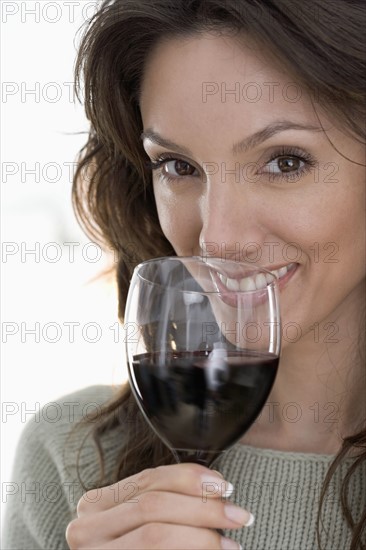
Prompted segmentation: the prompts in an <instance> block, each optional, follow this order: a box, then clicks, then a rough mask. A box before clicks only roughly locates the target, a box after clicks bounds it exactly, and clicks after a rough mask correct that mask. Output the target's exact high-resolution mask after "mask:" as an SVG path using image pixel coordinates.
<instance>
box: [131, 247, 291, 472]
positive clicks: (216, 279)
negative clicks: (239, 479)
mask: <svg viewBox="0 0 366 550" xmlns="http://www.w3.org/2000/svg"><path fill="white" fill-rule="evenodd" d="M125 323H126V324H128V331H127V333H128V334H129V336H128V338H127V342H126V352H127V361H128V371H129V380H130V384H131V388H132V391H133V394H134V396H135V398H136V400H137V403H138V405H139V407H140V409H141V411H142V413H143V415H144V416H145V418H146V420H147V422H148V423H149V424H150V426H151V427H152V428H153V430H154V431H155V433H156V434H157V435H158V436H159V437H160V438H161V440H162V441H163V442H164V443H165V444H166V445H167V446H168V447H169V448H170V449H171V451H172V453H173V455H174V457H175V459H176V461H177V462H197V463H200V464H204V465H206V466H210V465H211V463H212V462H213V460H214V459H215V458H216V457H218V456H219V455H220V454H221V453H223V452H224V451H225V450H226V449H228V448H229V447H230V446H231V445H232V444H233V443H235V442H236V441H238V440H239V439H240V438H241V437H242V436H243V435H244V433H245V432H246V431H247V430H248V428H249V427H250V426H251V425H252V423H253V422H254V421H255V419H256V418H257V416H258V415H259V413H260V411H261V409H262V407H263V406H264V404H265V402H266V400H267V398H268V395H269V393H270V390H271V388H272V386H273V383H274V380H275V377H276V373H277V368H278V362H279V353H280V335H281V327H280V312H279V303H278V288H277V279H276V277H275V275H274V274H273V273H271V272H270V271H268V270H266V269H263V268H261V267H258V266H255V265H253V264H250V263H242V262H235V261H231V260H226V259H223V258H206V259H205V258H203V257H165V258H157V259H153V260H149V261H146V262H144V263H141V264H140V265H138V266H137V267H136V268H135V271H134V274H133V277H132V280H131V285H130V289H129V293H128V298H127V304H126V314H125ZM132 327H133V328H132Z"/></svg>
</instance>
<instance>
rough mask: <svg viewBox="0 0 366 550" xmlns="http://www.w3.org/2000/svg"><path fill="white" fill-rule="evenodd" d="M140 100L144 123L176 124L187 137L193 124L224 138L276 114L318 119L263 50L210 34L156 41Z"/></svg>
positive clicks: (167, 129) (167, 127) (171, 129)
mask: <svg viewBox="0 0 366 550" xmlns="http://www.w3.org/2000/svg"><path fill="white" fill-rule="evenodd" d="M140 106H141V113H142V118H143V121H144V126H149V127H154V128H156V127H157V126H159V130H160V131H162V132H164V133H165V135H172V134H173V133H176V132H177V131H178V130H179V135H180V136H182V137H183V138H184V137H186V138H187V139H191V138H192V130H194V129H195V130H196V131H197V132H199V134H200V135H201V136H202V135H204V133H205V132H208V133H212V130H213V127H212V125H213V124H214V125H215V128H216V129H219V130H220V134H221V137H222V138H225V137H226V136H227V137H229V135H230V134H231V135H232V134H233V133H235V131H236V129H238V131H239V129H240V132H241V133H242V132H243V127H244V128H245V127H250V129H251V130H253V131H255V130H256V129H257V128H260V127H262V126H263V125H265V124H268V123H270V122H272V121H273V120H274V119H277V118H291V119H292V120H294V121H295V122H296V121H297V122H303V121H306V122H309V121H311V122H313V123H316V122H317V121H316V117H315V114H314V111H313V108H312V104H311V101H310V98H309V96H308V95H307V93H306V92H305V90H304V89H303V88H302V87H301V86H300V84H298V83H297V82H296V81H295V79H294V77H293V76H291V75H290V74H287V73H286V72H285V71H282V70H280V69H279V68H278V66H276V67H275V66H274V64H273V62H272V61H271V59H270V57H269V56H267V57H266V54H265V52H264V51H263V50H261V49H259V47H258V46H255V45H254V44H253V43H251V42H249V41H246V42H245V43H243V42H240V43H239V42H238V40H234V39H233V38H230V37H225V36H214V35H210V34H205V35H200V36H195V37H189V38H174V39H170V40H167V41H163V42H161V43H159V44H158V45H157V46H156V47H155V49H154V50H153V52H152V53H151V55H150V57H149V59H148V61H147V64H146V68H145V73H144V78H143V81H142V88H141V96H140ZM172 124H173V126H172ZM156 129H157V128H156ZM187 132H188V133H187ZM184 134H186V135H184ZM208 137H209V136H208V135H207V138H208Z"/></svg>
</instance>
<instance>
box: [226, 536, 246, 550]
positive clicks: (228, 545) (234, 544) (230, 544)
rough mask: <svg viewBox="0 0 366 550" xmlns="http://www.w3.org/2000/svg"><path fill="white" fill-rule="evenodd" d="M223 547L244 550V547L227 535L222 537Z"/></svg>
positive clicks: (229, 549)
mask: <svg viewBox="0 0 366 550" xmlns="http://www.w3.org/2000/svg"><path fill="white" fill-rule="evenodd" d="M221 548H222V550H243V547H242V545H241V544H239V543H238V542H235V540H232V539H227V538H226V537H221Z"/></svg>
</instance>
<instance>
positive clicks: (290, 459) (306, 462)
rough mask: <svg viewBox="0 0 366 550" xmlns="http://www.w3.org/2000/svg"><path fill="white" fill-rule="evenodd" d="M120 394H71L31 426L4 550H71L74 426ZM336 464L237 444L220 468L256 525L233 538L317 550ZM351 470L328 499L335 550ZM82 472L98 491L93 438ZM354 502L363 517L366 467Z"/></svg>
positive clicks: (276, 549) (250, 546)
mask: <svg viewBox="0 0 366 550" xmlns="http://www.w3.org/2000/svg"><path fill="white" fill-rule="evenodd" d="M114 391H115V390H113V389H112V388H111V387H109V386H96V387H91V388H87V389H85V390H83V391H80V392H77V393H74V394H72V395H68V396H66V397H64V398H61V399H60V400H59V401H58V402H57V403H58V404H57V405H52V407H51V406H50V405H49V406H46V408H45V409H43V411H42V413H41V414H39V415H37V416H35V417H34V419H33V420H31V421H30V422H29V423H28V425H27V426H26V428H25V430H24V432H23V435H22V438H21V441H20V443H19V445H18V449H17V454H16V460H15V465H14V471H13V476H12V480H11V484H12V485H10V482H7V483H8V485H7V491H6V493H7V495H8V496H7V504H6V515H5V529H4V534H3V541H2V546H1V548H2V549H3V550H8V549H16V550H21V549H24V550H32V549H47V550H51V549H52V550H53V549H54V550H56V549H61V548H62V549H64V548H66V549H67V548H68V545H67V543H66V540H65V529H66V526H67V524H68V522H69V521H70V520H71V519H72V518H73V517H75V508H76V504H77V502H78V500H79V498H80V497H81V496H82V494H83V493H84V492H85V491H84V490H83V488H82V485H81V484H80V482H79V481H78V478H77V474H76V468H75V463H76V459H75V457H76V454H77V449H78V448H79V447H80V442H81V436H80V433H79V432H75V431H74V432H73V428H74V427H75V426H76V424H77V422H78V421H79V420H80V419H81V418H82V417H83V416H84V417H85V416H86V415H88V414H91V413H92V412H94V411H95V410H96V409H97V408H98V407H99V406H100V404H102V403H104V402H105V401H107V400H108V399H110V398H111V397H113V392H114ZM75 433H77V434H78V435H76V436H75ZM122 440H123V434H116V433H111V434H107V435H106V436H105V437H104V439H103V447H104V449H105V453H106V455H105V456H106V468H107V471H108V469H109V470H110V471H112V468H113V465H114V464H115V461H116V456H117V453H118V452H119V450H120V449H121V442H122ZM331 458H332V457H330V456H325V455H316V454H303V453H289V452H279V451H272V450H268V449H255V448H252V447H246V446H243V445H236V446H234V447H233V448H232V449H231V450H230V451H228V452H227V453H225V454H224V455H223V457H222V458H221V459H220V460H219V461H218V462H216V464H215V468H216V469H219V470H220V471H221V472H222V473H223V475H224V476H225V479H227V480H228V481H231V483H233V485H234V487H235V492H234V494H233V496H232V498H231V499H232V500H233V501H235V502H236V503H238V504H240V505H242V506H244V507H246V508H248V509H249V510H251V511H252V512H253V514H254V516H255V523H254V525H253V526H251V527H249V528H243V529H240V530H237V531H228V532H227V534H228V535H229V536H231V537H232V538H234V539H236V540H238V541H240V542H241V544H242V546H243V548H244V549H245V550H310V549H316V548H317V544H316V528H315V525H316V516H317V508H318V502H319V494H320V489H321V485H322V480H323V479H324V476H325V473H326V471H327V468H328V466H329V464H330V462H331ZM349 464H350V463H349V462H348V464H346V463H345V464H344V465H342V466H341V468H340V470H339V473H338V475H337V476H336V479H335V480H334V482H333V484H332V486H331V488H330V491H329V493H328V495H327V498H326V501H325V507H324V516H323V520H324V527H325V529H326V532H327V537H325V538H324V542H325V544H324V548H326V549H327V550H346V549H347V548H349V545H350V536H349V530H348V528H347V526H346V524H345V522H344V520H343V519H342V514H341V509H340V502H339V497H338V491H337V487H338V484H339V481H340V479H341V477H342V476H343V475H344V473H345V472H346V470H347V466H349ZM80 468H81V472H82V480H83V483H84V484H85V485H86V486H87V487H91V486H92V485H93V483H95V482H96V481H97V479H98V475H99V465H98V459H97V454H96V450H95V447H94V444H93V443H92V441H91V440H90V441H89V440H88V441H87V444H86V445H85V447H84V450H83V452H82V453H81V456H80ZM350 499H351V502H352V507H353V508H352V509H353V513H354V514H355V515H356V516H358V515H359V514H360V511H361V507H363V506H364V505H365V499H366V467H365V464H364V466H363V469H362V470H361V471H358V473H357V475H356V476H354V479H353V480H352V488H351V491H350Z"/></svg>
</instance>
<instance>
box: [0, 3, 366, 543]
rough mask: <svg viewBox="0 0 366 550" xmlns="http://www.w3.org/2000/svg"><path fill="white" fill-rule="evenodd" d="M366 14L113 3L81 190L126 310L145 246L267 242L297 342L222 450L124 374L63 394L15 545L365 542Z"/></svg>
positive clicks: (232, 248) (104, 14) (90, 77)
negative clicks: (185, 427)
mask: <svg viewBox="0 0 366 550" xmlns="http://www.w3.org/2000/svg"><path fill="white" fill-rule="evenodd" d="M364 19H365V6H364V4H363V3H361V2H357V1H352V2H351V1H341V0H335V1H333V2H331V3H326V2H323V1H320V0H318V1H316V0H313V1H312V2H308V3H307V4H306V6H303V5H302V4H301V3H300V2H295V1H283V0H281V1H279V0H271V1H266V2H259V1H256V0H226V1H225V2H222V1H219V0H201V1H199V0H175V1H172V0H153V1H151V0H130V1H129V0H108V1H105V2H104V3H103V4H102V6H101V8H100V10H99V12H98V14H97V15H96V16H95V18H94V20H93V21H92V22H91V25H90V28H89V30H88V32H87V34H86V35H85V36H84V39H83V42H82V45H81V48H80V53H79V58H78V63H77V72H76V75H77V78H78V79H79V81H80V78H81V76H83V77H84V81H85V98H86V103H85V104H86V112H87V115H88V117H89V119H90V121H91V130H90V135H89V140H88V143H87V144H86V147H85V148H84V150H83V151H82V153H81V157H80V163H79V167H78V172H77V174H76V177H75V184H74V199H75V204H76V207H77V211H78V214H79V216H80V218H81V220H82V221H83V222H84V225H85V226H86V227H87V229H88V230H89V231H90V232H91V234H93V235H94V236H97V237H98V236H99V237H101V238H102V239H103V240H104V242H107V243H108V245H111V246H113V247H114V248H115V249H116V250H117V251H118V252H119V262H118V269H117V277H118V287H119V303H120V317H121V318H123V313H124V306H125V300H126V294H127V290H128V284H129V280H130V277H131V273H132V270H133V268H134V266H135V265H136V264H137V263H138V262H140V261H142V260H146V259H148V258H152V257H157V256H163V255H169V254H177V255H179V256H181V255H200V254H205V255H212V256H217V257H220V256H230V257H232V258H234V259H238V260H249V261H256V262H257V263H259V264H260V265H263V266H265V267H266V268H268V269H271V270H277V271H278V275H279V278H280V288H281V310H282V318H283V325H284V334H283V336H284V338H283V352H282V357H281V364H280V369H279V373H278V376H277V379H276V383H275V385H274V388H273V391H272V393H271V395H270V398H269V400H268V403H267V406H266V407H265V408H264V410H263V412H262V414H261V415H260V418H259V419H258V421H257V422H256V423H255V424H254V425H253V427H252V428H251V429H250V430H249V431H248V433H247V434H246V435H245V436H244V437H243V439H242V440H241V441H240V442H239V443H238V444H237V445H236V446H234V448H233V449H232V450H231V451H230V452H228V453H227V454H226V455H225V457H224V458H221V459H219V460H218V461H217V462H216V463H215V468H216V470H217V471H210V470H207V469H206V468H204V467H203V466H198V465H192V464H181V465H176V464H173V462H174V460H173V459H172V457H171V455H170V453H169V451H168V450H167V449H165V448H164V446H163V445H162V444H161V443H160V442H159V441H158V440H157V438H156V436H155V435H154V434H153V433H151V430H150V428H148V427H147V426H146V425H145V422H144V420H143V419H142V418H141V415H140V413H139V411H138V410H137V407H136V405H135V403H134V400H133V398H132V396H131V392H130V390H129V389H128V388H123V390H122V391H121V392H117V394H116V395H113V392H112V390H111V389H110V388H99V387H98V388H90V389H88V390H85V391H84V392H81V393H77V394H74V395H73V396H68V397H67V398H64V399H62V400H61V401H60V403H61V405H62V410H63V411H64V414H63V416H62V419H61V420H60V422H58V423H57V425H52V426H50V425H47V423H46V422H43V423H41V424H39V425H36V424H35V423H32V424H30V425H29V426H28V428H27V430H26V431H25V434H24V436H23V439H22V442H21V444H20V447H19V453H18V454H19V457H20V458H19V459H18V461H17V464H16V466H15V474H14V481H16V482H17V483H21V482H22V483H25V485H26V487H28V486H29V485H31V484H32V483H37V482H38V483H39V495H38V496H39V498H38V499H37V498H36V497H37V495H35V497H34V498H33V500H32V499H31V501H30V500H29V499H28V501H27V499H24V498H23V499H21V498H20V496H19V495H16V496H15V497H14V499H13V500H12V501H11V502H9V512H8V525H7V531H8V532H7V535H6V537H5V540H6V544H7V546H6V548H15V547H16V548H46V547H47V548H64V547H67V544H68V545H69V547H70V548H71V549H81V548H88V549H89V548H98V549H102V548H105V549H107V548H185V549H186V548H205V549H207V548H239V547H240V545H241V547H243V548H246V549H259V548H260V549H276V550H277V549H281V550H284V549H291V550H293V549H294V548H296V549H301V550H303V549H308V548H309V549H310V548H316V547H318V548H328V549H336V548H337V549H341V548H342V549H345V548H347V549H351V550H356V549H362V548H365V544H366V542H365V522H366V516H365V514H366V503H365V499H366V496H365V495H366V461H365V457H366V448H365V446H366V437H365V433H366V432H365V366H364V327H365V325H364V311H365V287H364V281H365V216H364V207H365V181H364V173H365V172H364V166H365V146H364V141H365V135H364V130H365V98H364V82H363V75H364V74H365V72H364V62H365V50H364V45H365V44H364V39H363V38H362V28H363V27H364V25H363V24H362V21H363V22H364ZM86 174H87V176H88V177H86ZM70 403H73V404H74V406H73V408H72V411H73V415H72V418H71V417H70V410H71V406H70ZM90 403H94V404H98V405H96V409H95V414H94V415H86V414H85V407H87V406H88V405H90ZM99 404H103V405H104V406H103V408H102V409H101V408H100V407H99ZM86 416H88V417H87V418H85V417H86ZM79 418H80V419H83V421H82V423H81V425H78V426H77V427H76V428H75V423H76V421H77V420H78V419H79ZM84 428H85V429H86V430H87V431H86V432H85V437H84V439H83V437H82V436H81V434H80V430H84ZM90 428H92V429H93V434H94V442H93V438H92V437H91V435H90ZM88 430H89V431H88ZM75 434H77V436H76V437H74V436H75ZM82 439H83V441H82ZM94 443H96V444H97V445H95V444H94ZM64 450H66V452H63V451H64ZM98 459H100V460H98ZM100 467H101V468H100ZM78 476H79V477H78ZM47 483H48V485H49V484H50V483H51V485H52V484H53V488H54V493H52V495H53V496H52V498H51V496H49V492H48V489H49V488H48V489H47V491H45V484H47ZM230 483H231V484H232V486H230ZM81 484H82V486H83V487H84V490H83V489H82V486H81ZM71 488H72V491H71ZM85 490H87V492H85ZM83 493H84V494H83ZM82 495H83V496H82ZM230 495H232V496H231V497H230V500H228V498H227V497H228V496H230ZM78 499H80V500H79V502H78V506H77V512H75V507H76V503H77V501H78ZM22 500H23V502H22ZM234 503H235V504H234ZM254 518H255V519H254ZM70 520H72V521H70ZM219 529H221V530H225V531H224V535H221V534H220V532H219V531H218V530H219ZM65 532H66V535H65ZM65 536H66V540H65ZM66 541H67V544H66Z"/></svg>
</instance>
